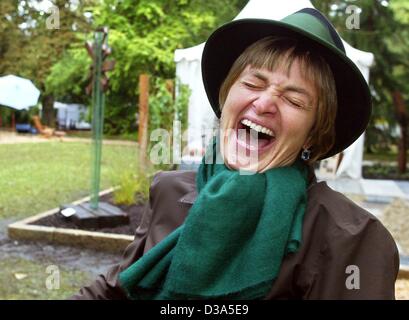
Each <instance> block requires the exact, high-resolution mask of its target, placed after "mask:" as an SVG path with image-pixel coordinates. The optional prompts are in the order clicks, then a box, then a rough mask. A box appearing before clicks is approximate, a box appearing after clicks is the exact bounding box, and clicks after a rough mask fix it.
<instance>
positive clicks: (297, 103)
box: [282, 96, 305, 108]
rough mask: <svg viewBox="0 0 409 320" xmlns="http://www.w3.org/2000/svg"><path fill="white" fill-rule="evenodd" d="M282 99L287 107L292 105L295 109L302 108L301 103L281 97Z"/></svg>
mask: <svg viewBox="0 0 409 320" xmlns="http://www.w3.org/2000/svg"><path fill="white" fill-rule="evenodd" d="M282 99H283V100H284V101H285V102H286V103H287V104H289V105H292V106H293V107H296V108H304V107H305V104H304V103H303V102H302V101H298V100H295V99H294V98H291V97H287V96H282Z"/></svg>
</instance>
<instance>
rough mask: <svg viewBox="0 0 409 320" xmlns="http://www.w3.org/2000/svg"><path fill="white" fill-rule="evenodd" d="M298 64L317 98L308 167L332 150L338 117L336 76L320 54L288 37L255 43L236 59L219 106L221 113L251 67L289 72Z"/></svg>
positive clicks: (221, 94)
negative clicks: (230, 92) (237, 83)
mask: <svg viewBox="0 0 409 320" xmlns="http://www.w3.org/2000/svg"><path fill="white" fill-rule="evenodd" d="M295 60H297V61H299V63H300V66H301V75H302V77H304V78H305V79H310V80H311V81H312V83H313V85H314V86H315V90H316V94H317V112H316V118H315V122H314V126H313V128H312V129H311V132H310V140H309V144H310V146H311V148H310V150H311V156H310V160H308V163H309V164H311V163H313V162H315V161H317V160H318V159H319V158H320V157H321V156H323V155H324V154H326V153H327V152H328V151H329V150H330V149H331V147H332V146H333V144H334V141H335V117H336V113H337V93H336V87H335V81H334V76H333V74H332V71H331V69H330V67H329V66H328V64H327V62H326V61H325V59H324V58H323V57H322V56H321V55H319V54H318V53H317V52H313V51H311V49H310V48H308V49H307V48H305V47H304V46H303V45H302V43H301V42H299V41H297V40H296V39H292V38H286V37H266V38H263V39H261V40H259V41H257V42H255V43H253V44H252V45H250V46H249V47H247V49H246V50H244V52H243V53H242V54H241V55H240V56H239V57H238V58H237V59H236V61H235V62H234V64H233V66H232V67H231V69H230V71H229V73H228V75H227V77H226V79H225V80H224V81H223V83H222V85H221V87H220V91H219V105H220V110H222V108H223V105H224V102H225V101H226V98H227V95H228V93H229V90H230V88H231V86H232V85H233V84H234V82H235V81H236V80H237V79H238V77H239V76H240V74H241V73H242V72H243V70H244V69H245V68H246V67H247V66H248V65H251V66H252V67H254V68H266V69H268V70H270V71H274V70H276V69H277V68H282V67H283V68H285V69H287V72H289V71H290V69H291V65H292V63H293V62H294V61H295Z"/></svg>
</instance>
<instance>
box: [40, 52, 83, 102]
mask: <svg viewBox="0 0 409 320" xmlns="http://www.w3.org/2000/svg"><path fill="white" fill-rule="evenodd" d="M90 64H91V58H90V57H89V56H88V55H87V54H86V52H85V50H84V49H83V48H82V47H81V48H72V49H69V50H67V51H65V52H64V54H63V56H62V57H61V60H60V61H59V62H58V63H56V64H54V65H53V66H52V67H51V70H50V74H49V75H48V76H47V78H46V81H45V85H46V87H47V90H48V91H50V92H52V93H53V94H54V95H55V97H58V99H61V100H63V101H76V102H82V103H87V102H88V100H89V97H87V96H86V95H85V94H84V93H85V87H86V85H87V84H88V83H87V82H86V80H87V78H88V75H89V67H90Z"/></svg>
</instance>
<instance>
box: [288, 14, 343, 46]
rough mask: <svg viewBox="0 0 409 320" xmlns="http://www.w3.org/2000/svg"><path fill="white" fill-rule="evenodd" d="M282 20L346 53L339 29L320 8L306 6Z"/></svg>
mask: <svg viewBox="0 0 409 320" xmlns="http://www.w3.org/2000/svg"><path fill="white" fill-rule="evenodd" d="M281 21H282V22H285V23H287V24H289V25H291V26H294V27H296V28H299V29H301V30H303V31H304V32H308V33H310V34H311V35H312V36H313V37H316V38H319V39H321V41H325V42H326V43H328V44H329V45H331V46H334V47H336V48H337V49H338V50H341V51H342V52H343V53H345V48H344V45H343V43H342V40H341V38H340V36H339V35H338V33H337V31H336V30H335V29H334V27H333V26H332V24H331V23H330V22H329V21H328V20H327V18H325V16H324V15H322V14H321V12H319V11H318V10H315V9H312V8H304V9H301V10H300V11H297V12H295V13H293V14H291V15H289V16H286V17H284V18H283V19H282V20H281Z"/></svg>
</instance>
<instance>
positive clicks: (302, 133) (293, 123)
mask: <svg viewBox="0 0 409 320" xmlns="http://www.w3.org/2000/svg"><path fill="white" fill-rule="evenodd" d="M282 120H283V121H282V129H283V133H285V134H286V135H287V137H290V138H294V139H297V138H299V139H306V138H307V137H308V134H309V132H310V130H311V128H312V125H313V120H312V119H311V118H310V117H300V115H299V114H290V115H288V117H283V119H282Z"/></svg>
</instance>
